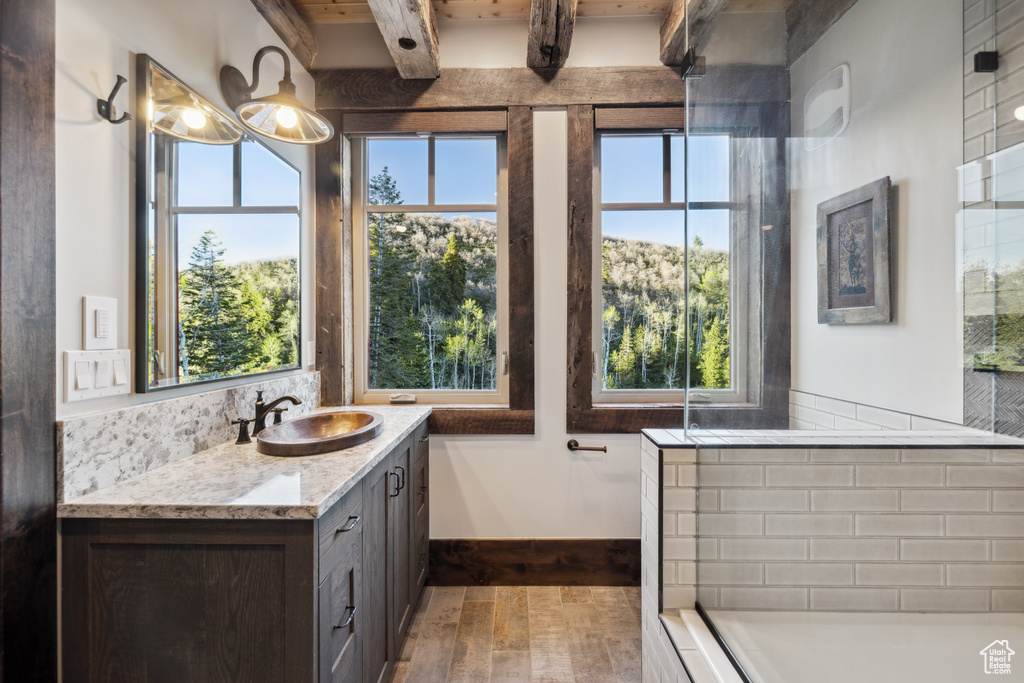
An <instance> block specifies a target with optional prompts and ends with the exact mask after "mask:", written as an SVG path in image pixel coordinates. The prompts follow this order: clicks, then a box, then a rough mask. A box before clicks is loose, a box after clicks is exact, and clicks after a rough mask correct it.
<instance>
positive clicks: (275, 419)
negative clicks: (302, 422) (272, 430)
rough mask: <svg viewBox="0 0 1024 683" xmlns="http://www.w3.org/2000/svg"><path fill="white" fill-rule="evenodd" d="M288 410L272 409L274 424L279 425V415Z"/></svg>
mask: <svg viewBox="0 0 1024 683" xmlns="http://www.w3.org/2000/svg"><path fill="white" fill-rule="evenodd" d="M286 410H288V409H287V408H274V424H276V425H279V424H281V413H283V412H285V411H286Z"/></svg>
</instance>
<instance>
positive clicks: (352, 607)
mask: <svg viewBox="0 0 1024 683" xmlns="http://www.w3.org/2000/svg"><path fill="white" fill-rule="evenodd" d="M345 610H346V611H347V612H348V619H346V620H345V621H344V623H341V624H335V625H334V628H332V629H331V630H332V631H336V630H338V629H339V628H348V627H349V626H351V625H352V620H353V619H355V618H356V612H358V611H359V610H357V609H356V606H355V605H349V606H348V607H346V608H345Z"/></svg>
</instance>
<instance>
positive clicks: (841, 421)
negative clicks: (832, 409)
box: [834, 415, 882, 431]
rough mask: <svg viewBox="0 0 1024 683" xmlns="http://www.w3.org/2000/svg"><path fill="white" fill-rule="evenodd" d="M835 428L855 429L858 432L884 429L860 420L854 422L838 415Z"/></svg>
mask: <svg viewBox="0 0 1024 683" xmlns="http://www.w3.org/2000/svg"><path fill="white" fill-rule="evenodd" d="M834 426H835V428H836V429H855V430H858V431H867V430H877V429H882V427H880V426H879V425H873V424H871V423H870V422H861V421H860V420H853V419H851V418H848V417H842V416H841V415H836V417H835V425H834Z"/></svg>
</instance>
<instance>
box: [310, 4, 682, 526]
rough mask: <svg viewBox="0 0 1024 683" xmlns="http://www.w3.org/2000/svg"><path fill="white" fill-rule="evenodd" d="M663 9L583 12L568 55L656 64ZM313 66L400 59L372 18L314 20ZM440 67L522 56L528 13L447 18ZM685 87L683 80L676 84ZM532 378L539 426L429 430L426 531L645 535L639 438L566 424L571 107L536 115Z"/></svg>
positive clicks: (516, 61)
mask: <svg viewBox="0 0 1024 683" xmlns="http://www.w3.org/2000/svg"><path fill="white" fill-rule="evenodd" d="M658 26H659V19H658V17H639V18H629V19H580V20H578V21H577V25H576V29H575V31H574V33H573V41H572V49H571V50H570V52H569V60H568V63H567V66H657V65H659V64H660V62H659V60H658ZM315 33H316V35H317V40H318V42H319V43H320V53H319V54H318V55H317V61H316V64H315V66H316V67H317V68H339V67H389V66H393V64H394V62H392V60H391V57H390V55H389V54H388V52H387V49H386V48H385V46H384V42H383V39H382V38H381V36H380V33H379V32H378V31H377V28H376V26H375V25H373V24H359V25H349V26H345V25H320V26H316V27H315ZM438 33H439V36H440V42H441V66H442V67H443V68H452V67H465V68H507V67H523V66H525V65H526V41H527V23H526V22H525V21H519V20H495V21H442V22H439V26H438ZM680 87H682V86H681V85H680ZM534 134H535V136H536V137H535V140H534V154H535V157H534V188H535V190H534V191H535V195H534V196H535V214H534V216H535V235H536V237H535V240H536V241H535V247H534V250H535V254H536V263H535V268H536V270H535V272H536V273H537V281H536V292H537V300H536V323H535V324H536V329H535V332H534V335H535V336H534V348H535V349H536V356H537V367H536V376H537V384H536V387H535V394H536V401H537V404H536V414H537V425H536V432H537V433H536V434H535V435H533V436H435V437H432V438H431V475H430V486H431V522H430V535H431V538H639V536H640V437H639V436H637V435H578V436H577V437H576V438H578V439H579V440H580V442H581V443H583V444H599V445H607V446H608V453H607V454H605V453H586V454H584V453H571V452H570V451H569V450H568V449H567V448H566V446H565V444H566V441H568V440H569V439H570V438H572V436H571V435H569V434H566V432H565V391H566V389H565V367H566V341H565V339H566V336H565V335H566V325H567V315H566V289H565V283H566V241H565V235H566V229H567V225H566V211H567V208H566V202H567V199H566V170H565V169H566V116H565V110H564V109H563V110H557V109H556V110H546V111H537V112H535V114H534Z"/></svg>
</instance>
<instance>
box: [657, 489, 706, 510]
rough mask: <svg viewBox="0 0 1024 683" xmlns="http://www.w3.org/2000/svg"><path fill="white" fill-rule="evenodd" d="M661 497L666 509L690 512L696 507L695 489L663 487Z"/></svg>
mask: <svg viewBox="0 0 1024 683" xmlns="http://www.w3.org/2000/svg"><path fill="white" fill-rule="evenodd" d="M661 497H662V498H661V499H662V506H663V507H664V509H665V510H666V511H671V512H690V511H692V510H696V509H697V489H664V490H663V491H662V492H661Z"/></svg>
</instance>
